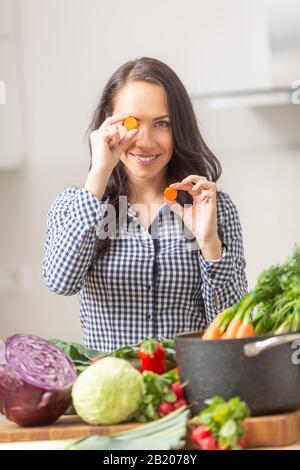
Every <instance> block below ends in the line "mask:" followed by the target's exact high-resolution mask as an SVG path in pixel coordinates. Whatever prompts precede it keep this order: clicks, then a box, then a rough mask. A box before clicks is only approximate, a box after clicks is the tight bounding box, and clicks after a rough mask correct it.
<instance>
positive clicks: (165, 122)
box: [157, 121, 170, 127]
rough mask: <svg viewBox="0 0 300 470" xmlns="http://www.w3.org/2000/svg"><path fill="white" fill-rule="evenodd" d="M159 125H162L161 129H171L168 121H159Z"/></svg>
mask: <svg viewBox="0 0 300 470" xmlns="http://www.w3.org/2000/svg"><path fill="white" fill-rule="evenodd" d="M157 124H162V125H160V126H159V127H169V125H170V123H169V122H168V121H158V123H157Z"/></svg>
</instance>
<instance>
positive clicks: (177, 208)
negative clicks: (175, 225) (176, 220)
mask: <svg viewBox="0 0 300 470" xmlns="http://www.w3.org/2000/svg"><path fill="white" fill-rule="evenodd" d="M164 200H165V202H166V203H167V204H168V206H169V207H170V209H172V211H173V212H175V214H177V215H178V216H179V217H180V218H181V219H183V218H184V208H183V207H182V206H181V205H180V204H178V202H177V201H169V199H166V198H164Z"/></svg>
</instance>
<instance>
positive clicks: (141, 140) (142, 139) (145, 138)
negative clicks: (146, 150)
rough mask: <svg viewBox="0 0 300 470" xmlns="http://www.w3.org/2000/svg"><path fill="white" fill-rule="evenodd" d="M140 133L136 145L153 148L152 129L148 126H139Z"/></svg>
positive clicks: (137, 135)
mask: <svg viewBox="0 0 300 470" xmlns="http://www.w3.org/2000/svg"><path fill="white" fill-rule="evenodd" d="M138 129H139V131H138V132H137V134H136V143H137V145H138V146H139V147H151V145H152V144H153V137H152V132H151V129H149V128H148V126H139V128H138Z"/></svg>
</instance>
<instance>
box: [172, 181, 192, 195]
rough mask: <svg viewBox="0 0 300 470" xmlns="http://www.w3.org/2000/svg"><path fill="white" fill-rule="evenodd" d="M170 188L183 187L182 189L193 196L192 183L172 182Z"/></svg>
mask: <svg viewBox="0 0 300 470" xmlns="http://www.w3.org/2000/svg"><path fill="white" fill-rule="evenodd" d="M170 188H174V189H181V190H184V191H187V192H188V193H189V194H190V195H191V196H193V193H192V188H193V185H192V183H173V184H170Z"/></svg>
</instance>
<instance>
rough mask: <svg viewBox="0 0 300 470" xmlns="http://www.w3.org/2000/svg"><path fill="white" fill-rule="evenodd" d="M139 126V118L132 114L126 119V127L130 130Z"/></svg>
mask: <svg viewBox="0 0 300 470" xmlns="http://www.w3.org/2000/svg"><path fill="white" fill-rule="evenodd" d="M137 126H138V123H137V120H136V119H135V118H134V117H132V116H129V117H128V118H126V119H125V121H124V127H126V129H127V130H128V131H131V130H132V129H136V128H137Z"/></svg>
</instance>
